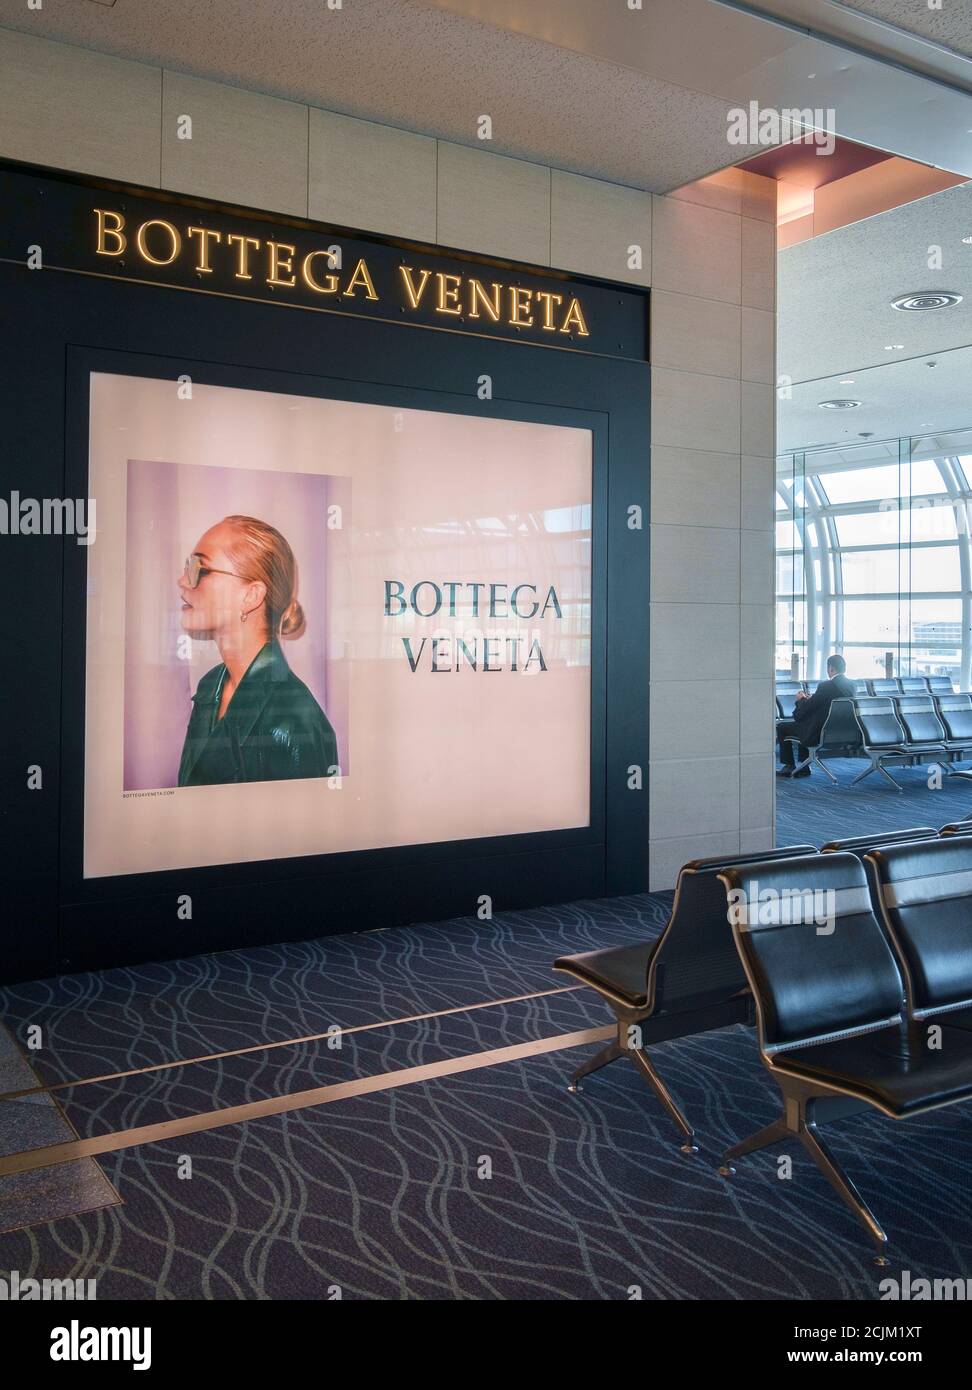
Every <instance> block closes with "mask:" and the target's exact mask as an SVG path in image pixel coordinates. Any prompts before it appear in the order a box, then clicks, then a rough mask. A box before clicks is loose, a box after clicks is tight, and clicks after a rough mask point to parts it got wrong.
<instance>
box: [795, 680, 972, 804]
mask: <svg viewBox="0 0 972 1390" xmlns="http://www.w3.org/2000/svg"><path fill="white" fill-rule="evenodd" d="M787 741H788V742H791V743H793V744H795V745H797V746H799V744H800V743H801V739H800V737H799V735H794V736H792V737H791V738H789V739H788V740H787ZM828 757H832V758H864V759H866V760H867V766H866V767H865V768H864V769H863V771H861V772H860V773H858V775H857V776H856V777H854V778H853V780H852V782H851V786H854V785H855V784H856V783H858V782H861V781H863V780H864V778H865V777H869V776H870V775H871V773H872V772H878V773H880V774H881V776H882V777H884V778H885V779H886V780H887V781H888V782H890V783H891V785H892V786H893V787H894V788H895V790H896V791H899V792H900V791H902V790H903V788H902V786H901V785H900V783H898V782H896V781H895V779H894V778H893V777H892V776H891V773H890V772H889V771H888V767H889V766H891V767H894V766H898V767H916V766H920V765H921V764H925V763H937V764H938V766H939V767H941V769H942V771H943V772H944V773H945V774H946V775H948V776H951V775H953V773H954V768H953V764H955V763H960V762H964V761H965V760H966V759H968V758H972V695H970V694H963V695H954V694H953V695H931V694H925V695H893V696H886V695H864V696H857V697H855V698H854V699H840V700H834V702H833V703H832V705H831V706H830V710H829V712H828V714H827V718H826V720H825V721H824V725H823V727H822V729H821V730H820V733H819V736H818V740H817V742H816V743H815V744H814V745H808V746H807V753H806V756H805V757H804V758H803V760H802V761H801V760H800V759H799V757H795V759H794V764H795V766H794V770H795V771H797V772H799V771H802V769H803V768H813V767H818V768H820V770H821V771H822V772H824V773H825V774H826V775H827V776H828V777H829V778H830V780H831V782H833V784H834V785H835V786H836V785H838V780H837V777H836V776H835V775H834V773H833V772H832V771H831V769H830V768H829V767H828V766H827V758H828ZM958 775H960V776H961V775H964V774H958Z"/></svg>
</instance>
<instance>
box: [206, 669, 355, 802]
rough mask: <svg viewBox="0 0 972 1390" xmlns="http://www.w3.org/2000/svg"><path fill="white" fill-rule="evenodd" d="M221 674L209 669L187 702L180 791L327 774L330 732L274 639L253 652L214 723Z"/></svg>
mask: <svg viewBox="0 0 972 1390" xmlns="http://www.w3.org/2000/svg"><path fill="white" fill-rule="evenodd" d="M225 675H226V667H225V666H224V665H223V664H222V663H220V665H219V666H214V667H213V669H212V670H211V671H207V672H206V674H205V675H204V676H203V678H202V680H201V681H200V682H199V685H198V687H197V689H196V693H195V695H194V696H193V697H192V703H193V708H192V714H191V715H190V717H189V727H188V728H187V730H186V741H185V743H184V744H183V747H182V761H181V762H180V764H179V786H180V787H203V786H213V785H217V784H222V783H226V782H279V781H283V780H284V779H285V778H290V777H327V776H328V775H332V774H333V771H334V769H335V768H336V767H337V765H338V753H337V739H336V738H335V735H334V730H333V729H332V728H331V725H330V722H329V721H328V718H327V715H326V714H325V713H324V711H323V710H322V709H321V707H320V705H319V704H318V703H317V701H316V700H315V699H314V696H313V695H312V694H311V692H310V691H309V690H308V689H307V686H306V685H305V684H304V682H303V681H302V680H298V678H297V677H296V676H295V675H294V673H293V671H291V669H290V667H289V666H288V665H287V662H286V659H285V657H284V654H283V652H282V651H281V650H280V646H279V644H278V643H277V642H268V643H267V644H266V645H265V646H264V647H261V649H260V651H259V652H257V654H256V656H255V657H254V658H253V660H252V661H251V663H250V665H249V668H248V670H247V672H246V675H245V676H244V677H243V679H242V680H241V681H240V683H239V685H238V686H237V687H236V690H235V691H234V692H233V698H232V700H230V702H229V705H228V706H227V709H226V713H225V714H224V715H223V717H222V719H219V718H218V717H217V716H218V714H219V697H220V691H221V689H222V685H223V678H224V676H225Z"/></svg>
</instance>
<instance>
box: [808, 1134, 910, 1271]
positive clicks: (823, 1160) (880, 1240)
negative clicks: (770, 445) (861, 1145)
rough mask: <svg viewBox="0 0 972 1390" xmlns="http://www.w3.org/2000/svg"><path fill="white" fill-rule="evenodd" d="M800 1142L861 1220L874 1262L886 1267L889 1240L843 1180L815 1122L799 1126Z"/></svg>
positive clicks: (852, 1189)
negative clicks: (874, 1251)
mask: <svg viewBox="0 0 972 1390" xmlns="http://www.w3.org/2000/svg"><path fill="white" fill-rule="evenodd" d="M800 1140H801V1142H802V1144H803V1147H804V1148H805V1149H806V1151H807V1153H808V1154H809V1155H810V1157H811V1158H812V1159H813V1161H814V1163H816V1165H817V1167H818V1168H819V1169H820V1171H821V1173H823V1175H824V1177H825V1178H826V1179H827V1181H828V1182H829V1183H830V1185H831V1187H832V1188H833V1189H834V1191H835V1192H836V1193H837V1194H838V1195H839V1196H840V1197H841V1198H842V1199H843V1200H844V1202H845V1203H846V1204H847V1206H848V1207H850V1209H851V1211H852V1212H853V1213H854V1215H855V1216H856V1217H857V1219H858V1221H860V1223H861V1225H862V1226H863V1227H864V1229H865V1230H866V1231H867V1233H868V1235H869V1236H870V1237H871V1239H872V1240H873V1241H874V1242H875V1244H876V1245H877V1258H876V1260H875V1263H876V1264H879V1265H885V1264H887V1259H886V1258H885V1253H884V1252H885V1250H886V1248H887V1244H888V1238H887V1236H886V1235H885V1233H884V1230H883V1229H882V1227H881V1226H880V1224H879V1223H878V1220H877V1218H876V1217H875V1215H874V1213H873V1212H872V1211H871V1209H870V1207H869V1206H868V1205H867V1203H866V1202H865V1201H864V1198H863V1197H862V1196H861V1194H860V1193H859V1192H858V1190H857V1188H856V1187H855V1186H854V1184H853V1183H852V1182H851V1180H850V1178H848V1177H845V1175H844V1174H843V1173H842V1172H841V1170H840V1168H839V1166H838V1164H837V1162H836V1160H835V1159H834V1157H833V1155H832V1154H831V1152H830V1150H829V1149H828V1148H827V1146H826V1144H825V1143H824V1141H823V1139H822V1137H821V1135H820V1132H819V1131H818V1129H817V1126H816V1122H815V1121H814V1120H812V1119H810V1120H804V1121H803V1122H802V1123H801V1125H800Z"/></svg>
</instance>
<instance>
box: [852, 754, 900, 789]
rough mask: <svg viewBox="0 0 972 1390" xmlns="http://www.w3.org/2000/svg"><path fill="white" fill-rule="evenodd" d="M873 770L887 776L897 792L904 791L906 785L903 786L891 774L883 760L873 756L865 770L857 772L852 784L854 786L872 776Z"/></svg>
mask: <svg viewBox="0 0 972 1390" xmlns="http://www.w3.org/2000/svg"><path fill="white" fill-rule="evenodd" d="M872 772H880V774H881V776H882V777H886V778H887V779H888V781H889V782H890V783H891V785H892V787H894V789H895V791H896V792H900V791H904V787H902V786H901V784H900V782H896V781H895V780H894V778H893V777H892V776H891V774H890V772H889V771H888V769H887V768H886V767H885V766H884V764H883V763H882V762H879V761H878V760H877V759H876V758H872V760H871V762H870V763H869V764H868V766H867V767H866V768H865V769H864V771H863V772H859V773H858V774H857V776H856V777H855V778H854V779H853V781H852V782H851V786H852V787H854V786H856V785H857V783H858V782H863V780H864V778H865V777H870V775H871V773H872Z"/></svg>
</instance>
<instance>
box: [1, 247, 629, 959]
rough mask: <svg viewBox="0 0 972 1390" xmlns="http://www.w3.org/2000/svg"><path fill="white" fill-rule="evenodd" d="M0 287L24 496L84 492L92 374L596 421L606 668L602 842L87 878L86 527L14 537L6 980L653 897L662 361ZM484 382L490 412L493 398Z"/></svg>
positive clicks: (208, 304) (133, 292) (601, 667)
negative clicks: (655, 420) (620, 896)
mask: <svg viewBox="0 0 972 1390" xmlns="http://www.w3.org/2000/svg"><path fill="white" fill-rule="evenodd" d="M0 296H2V299H3V302H4V303H5V304H6V305H7V307H8V309H9V310H10V313H11V319H10V320H9V321H12V322H13V323H14V324H15V325H17V330H18V331H17V332H16V333H15V334H14V333H7V334H6V335H4V336H3V339H2V342H0V370H2V371H3V379H4V381H5V384H6V386H7V388H8V389H7V391H6V392H5V394H4V399H3V402H2V404H0V420H2V423H3V428H4V437H5V439H6V441H7V443H8V449H7V456H6V459H5V460H4V462H3V464H2V465H0V467H2V468H3V475H4V478H5V491H6V492H7V493H8V494H9V492H10V491H11V490H13V489H19V491H20V492H21V493H22V494H23V495H24V496H37V497H58V496H74V497H77V496H82V495H85V493H86V489H85V486H84V479H85V478H86V466H87V463H86V461H87V447H88V442H87V389H86V384H87V373H88V371H90V370H91V369H92V368H93V367H94V368H96V369H107V370H122V371H124V372H126V373H127V374H140V373H141V374H146V375H171V376H172V377H173V378H175V377H176V376H178V375H179V374H181V373H182V372H185V371H188V372H189V373H190V375H192V376H193V378H194V379H195V380H199V381H212V382H214V383H215V384H232V385H237V386H239V385H244V386H246V385H249V386H252V387H254V388H255V389H273V390H278V391H281V390H282V391H288V390H290V391H294V392H296V393H298V394H302V395H314V394H318V395H340V396H341V397H343V398H346V399H366V400H376V401H379V402H381V403H386V404H387V403H401V404H407V405H410V406H413V407H419V408H432V409H448V410H453V411H454V410H461V411H464V412H467V413H469V414H490V415H494V416H504V417H510V418H526V419H538V420H548V421H551V422H554V423H572V424H580V425H583V426H585V427H589V428H592V430H593V434H594V441H595V457H594V508H593V528H594V544H593V556H592V560H593V566H594V573H593V576H592V580H593V604H592V627H593V633H592V637H593V644H592V657H593V656H594V653H595V651H601V652H602V653H603V660H600V659H595V660H593V663H592V802H591V806H592V820H591V825H590V826H589V827H588V828H586V829H580V830H571V831H556V832H555V831H551V832H543V833H539V834H534V835H521V836H503V837H496V838H491V839H488V840H477V841H457V842H451V843H448V844H438V845H419V846H406V847H396V848H392V849H383V850H368V851H355V852H351V853H348V854H341V855H331V856H310V857H307V858H303V857H302V858H298V859H284V860H275V861H266V862H264V863H260V864H244V865H225V866H213V867H211V868H208V869H194V870H172V871H165V872H162V873H156V874H141V875H131V876H124V877H120V878H109V879H105V878H102V879H93V880H83V879H82V878H81V875H80V836H81V827H82V796H83V727H84V725H83V692H84V684H83V670H84V598H83V594H84V585H83V575H84V569H85V560H86V551H85V548H84V547H79V546H77V545H76V544H75V542H74V539H73V538H72V537H67V538H61V537H55V536H44V537H14V536H3V537H0V583H2V584H3V586H4V588H3V592H4V593H5V594H6V595H7V600H8V607H7V612H6V616H5V620H4V646H5V652H6V655H7V664H8V675H7V678H6V679H5V680H4V683H3V690H2V695H0V701H2V703H0V708H2V709H3V712H4V714H5V718H4V720H3V721H0V725H2V727H0V775H2V778H3V782H2V802H0V814H2V824H3V827H4V830H5V836H6V839H5V851H6V852H5V855H4V857H3V859H4V862H3V864H2V867H0V903H2V905H3V907H4V909H5V911H4V914H3V915H4V918H5V928H4V930H3V931H2V932H0V981H5V980H13V979H24V978H31V977H35V976H41V975H47V974H51V973H54V972H55V971H57V970H77V969H82V968H89V967H95V966H103V965H109V964H118V963H122V962H132V961H138V960H146V959H164V958H172V957H175V956H178V955H184V954H192V953H196V952H199V951H211V950H216V949H220V948H223V947H228V946H237V945H239V946H242V945H252V944H257V943H261V942H270V941H275V940H289V939H296V938H299V937H301V936H305V937H310V936H319V935H325V934H328V933H331V932H346V931H349V930H356V929H365V928H368V927H375V926H390V925H395V924H398V923H403V922H409V921H422V920H435V919H437V918H443V917H448V916H452V915H460V914H463V915H465V914H472V913H474V912H475V910H476V906H477V900H478V898H479V896H480V894H482V893H489V894H490V895H491V896H492V899H493V908H494V911H501V910H503V909H509V908H517V907H527V906H532V905H538V904H543V903H555V902H558V901H566V900H570V899H576V898H581V897H595V896H600V895H603V894H617V893H630V892H638V891H644V890H645V888H646V887H647V874H648V869H647V865H648V786H647V768H648V582H649V579H648V577H649V570H648V562H649V544H648V534H649V533H648V521H649V509H648V501H649V498H648V485H649V429H648V423H649V422H648V402H649V371H648V367H647V364H644V363H640V362H633V361H630V360H624V359H610V358H605V357H596V356H586V355H584V354H582V353H577V352H557V351H549V350H545V349H543V348H540V347H533V346H528V345H526V344H522V343H511V342H503V341H499V340H495V339H492V340H485V339H481V338H479V339H477V338H473V337H467V336H463V335H460V334H445V333H437V332H429V331H428V330H425V329H423V328H421V327H417V326H415V327H413V326H405V325H401V326H399V325H389V324H385V323H375V322H368V321H364V320H360V319H353V318H350V317H344V318H339V317H338V316H322V315H317V314H311V313H306V314H305V313H301V312H300V311H297V310H292V311H290V312H288V313H283V312H280V311H279V308H278V306H276V305H272V304H271V305H259V304H253V303H251V302H247V301H237V300H231V299H226V298H220V297H206V296H202V295H199V294H186V293H182V292H180V291H178V290H175V289H162V288H155V287H145V286H138V285H132V284H127V283H122V282H112V281H104V280H100V279H94V278H90V277H85V276H80V275H74V274H69V273H61V272H56V271H44V272H29V271H27V270H26V269H24V268H23V267H19V266H12V265H10V264H5V265H0ZM160 368H162V369H163V370H160ZM483 373H487V374H489V375H490V376H491V377H492V379H493V389H494V398H493V400H492V401H487V402H481V401H479V400H478V398H477V396H476V385H477V382H478V378H479V377H480V375H481V374H483ZM631 507H639V508H640V509H641V528H640V529H633V528H632V527H631V526H630V525H629V508H631ZM29 764H38V765H40V766H41V767H42V768H43V771H44V784H43V790H42V791H27V790H26V770H27V766H28V765H29ZM633 764H634V765H638V766H639V767H640V768H641V769H642V777H643V782H642V787H641V789H640V790H629V786H628V769H629V767H630V766H631V765H633ZM181 893H190V894H191V896H192V899H193V917H192V920H191V921H189V922H180V921H179V920H178V918H177V915H176V896H177V894H181ZM483 929H484V930H487V931H488V930H491V927H490V925H489V923H484V925H483Z"/></svg>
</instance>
